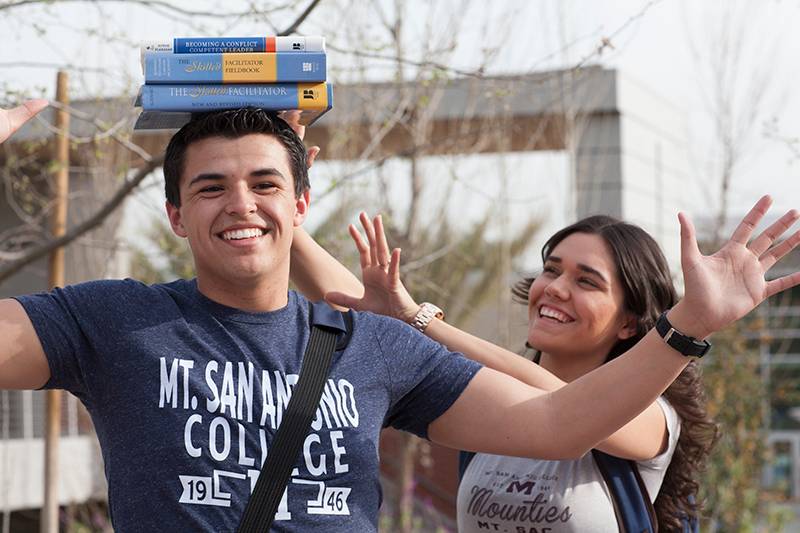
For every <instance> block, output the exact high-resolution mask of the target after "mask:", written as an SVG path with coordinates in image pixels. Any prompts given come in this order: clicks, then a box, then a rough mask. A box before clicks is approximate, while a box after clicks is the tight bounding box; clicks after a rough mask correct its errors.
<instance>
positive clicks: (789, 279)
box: [764, 272, 800, 298]
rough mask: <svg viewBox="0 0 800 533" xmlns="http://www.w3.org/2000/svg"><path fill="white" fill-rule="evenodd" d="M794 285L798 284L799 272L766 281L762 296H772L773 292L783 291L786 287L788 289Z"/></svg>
mask: <svg viewBox="0 0 800 533" xmlns="http://www.w3.org/2000/svg"><path fill="white" fill-rule="evenodd" d="M796 285H800V272H795V273H794V274H789V275H788V276H784V277H782V278H778V279H774V280H772V281H768V282H767V288H766V294H765V295H764V298H769V297H770V296H774V295H775V294H778V293H779V292H781V291H785V290H786V289H790V288H792V287H794V286H796Z"/></svg>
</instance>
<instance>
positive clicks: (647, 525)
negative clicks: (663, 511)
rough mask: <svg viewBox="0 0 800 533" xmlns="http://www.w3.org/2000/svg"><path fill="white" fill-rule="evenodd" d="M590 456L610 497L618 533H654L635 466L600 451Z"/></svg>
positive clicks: (650, 508)
mask: <svg viewBox="0 0 800 533" xmlns="http://www.w3.org/2000/svg"><path fill="white" fill-rule="evenodd" d="M592 456H593V457H594V460H595V463H597V467H598V469H599V470H600V474H601V475H602V476H603V479H604V480H605V482H606V485H608V490H609V492H610V493H611V502H612V503H613V505H614V514H615V515H616V516H617V523H618V524H619V530H620V531H621V532H624V533H657V532H658V521H657V520H656V512H655V509H654V508H653V503H652V502H651V501H650V495H649V494H648V493H647V487H645V485H644V482H643V481H642V477H641V476H640V475H639V469H638V468H636V464H635V463H634V462H633V461H629V460H627V459H620V458H619V457H614V456H613V455H608V454H607V453H603V452H601V451H600V450H592Z"/></svg>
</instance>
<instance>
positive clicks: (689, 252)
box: [670, 196, 800, 338]
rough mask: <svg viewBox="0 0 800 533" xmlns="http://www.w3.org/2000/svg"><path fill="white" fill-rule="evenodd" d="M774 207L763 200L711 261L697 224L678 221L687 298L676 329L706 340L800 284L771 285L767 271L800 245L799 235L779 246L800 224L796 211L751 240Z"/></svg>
mask: <svg viewBox="0 0 800 533" xmlns="http://www.w3.org/2000/svg"><path fill="white" fill-rule="evenodd" d="M770 205H772V199H771V198H770V197H769V196H764V197H762V198H761V199H760V200H759V201H758V202H757V203H756V205H755V206H754V207H753V208H752V209H751V210H750V212H749V213H747V215H745V217H744V219H742V221H741V223H739V226H738V227H737V228H736V230H735V231H734V232H733V235H732V237H731V239H730V240H729V241H728V242H726V243H725V245H724V246H723V247H722V248H720V250H719V251H717V252H716V253H715V254H713V255H709V256H704V255H702V254H701V253H700V250H699V248H698V246H697V239H696V237H695V229H694V226H693V224H692V222H691V221H690V220H689V219H688V217H687V216H686V215H684V214H683V213H681V214H679V215H678V218H679V220H680V224H681V268H682V270H683V280H684V285H685V296H684V298H683V300H681V302H680V303H679V304H678V305H677V306H676V308H677V307H681V309H680V311H679V312H678V316H679V317H680V321H681V324H680V326H678V325H676V327H677V329H679V330H681V328H684V329H683V330H681V331H684V330H685V332H686V333H688V334H690V335H693V336H695V337H697V338H703V337H706V336H708V335H709V334H711V333H713V332H715V331H718V330H720V329H722V328H723V327H725V326H727V325H728V324H730V323H732V322H734V321H736V320H738V319H740V318H742V317H743V316H744V315H746V314H747V313H749V312H750V311H751V310H752V309H753V308H755V307H756V306H757V305H758V304H760V303H761V302H762V301H764V300H765V299H766V298H769V297H770V296H772V295H773V294H777V293H779V292H781V291H784V290H786V289H788V288H790V287H794V286H795V285H798V284H800V272H794V273H793V274H789V275H787V276H783V277H781V278H777V279H774V280H772V281H767V280H766V279H765V275H766V273H767V271H768V270H769V269H770V268H772V266H773V265H774V264H775V263H777V262H778V261H779V260H780V259H781V258H782V257H783V256H785V255H786V254H788V253H789V252H791V251H792V250H793V249H794V248H795V247H796V246H797V245H798V244H800V231H795V232H794V233H793V234H791V235H790V236H789V237H787V238H786V239H784V240H783V241H782V242H779V243H778V244H775V241H777V240H778V239H779V238H780V237H781V236H782V235H783V234H784V233H786V232H787V231H788V230H789V229H790V228H791V227H792V225H794V223H795V222H797V220H798V219H800V213H799V212H798V211H797V210H795V209H792V210H791V211H789V212H787V213H786V214H785V215H783V216H782V217H781V218H780V219H778V220H777V221H776V222H775V223H773V224H772V225H770V226H769V227H768V228H767V229H765V230H764V231H763V232H761V234H759V235H758V237H756V238H755V239H753V240H752V241H751V240H750V237H751V236H752V234H753V231H754V230H755V228H756V226H757V225H758V223H759V222H760V221H761V219H762V218H763V217H764V215H765V214H766V213H767V211H768V210H769V207H770ZM674 311H678V310H677V309H674V310H673V312H674ZM670 317H672V313H670Z"/></svg>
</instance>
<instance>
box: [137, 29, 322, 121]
mask: <svg viewBox="0 0 800 533" xmlns="http://www.w3.org/2000/svg"><path fill="white" fill-rule="evenodd" d="M141 55H142V57H141V60H142V70H143V71H144V85H142V87H141V89H140V90H139V95H138V96H137V97H136V103H135V105H136V106H138V107H141V108H142V113H141V114H140V115H139V118H138V119H137V121H136V124H135V125H134V129H172V128H180V127H181V126H183V125H184V124H186V122H188V121H189V119H190V118H191V116H192V113H201V112H206V111H216V110H221V109H232V108H238V107H248V106H249V107H259V108H263V109H268V110H271V111H286V110H292V109H297V110H299V111H300V123H301V124H303V125H306V126H308V125H310V124H311V123H313V122H314V121H315V120H317V119H318V118H319V117H320V116H321V115H322V114H324V113H325V112H326V111H328V110H329V109H330V108H331V106H332V105H333V87H332V86H331V85H330V84H329V83H327V82H326V79H327V75H326V73H327V68H326V67H327V65H326V55H325V39H324V38H323V37H301V36H285V37H211V38H193V37H192V38H175V39H171V40H166V41H148V42H145V43H144V44H143V45H142V51H141Z"/></svg>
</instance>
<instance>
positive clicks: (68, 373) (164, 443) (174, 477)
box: [17, 280, 480, 532]
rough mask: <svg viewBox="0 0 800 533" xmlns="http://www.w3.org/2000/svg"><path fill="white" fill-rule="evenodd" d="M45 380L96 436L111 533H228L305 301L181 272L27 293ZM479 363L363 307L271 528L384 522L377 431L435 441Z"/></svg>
mask: <svg viewBox="0 0 800 533" xmlns="http://www.w3.org/2000/svg"><path fill="white" fill-rule="evenodd" d="M17 300H18V301H19V302H20V303H21V304H22V305H23V306H24V308H25V310H26V311H27V313H28V316H29V317H30V319H31V321H32V322H33V325H34V327H35V328H36V333H37V334H38V336H39V339H40V341H41V343H42V346H43V347H44V351H45V353H46V355H47V360H48V362H49V364H50V370H51V374H52V378H51V379H50V381H49V382H48V383H47V385H46V387H48V388H63V389H66V390H68V391H70V392H72V393H73V394H75V395H76V396H78V397H79V398H80V399H81V400H82V401H83V403H84V404H85V405H86V407H87V409H88V411H89V413H90V414H91V416H92V420H93V421H94V425H95V428H96V431H97V436H98V438H99V440H100V445H101V449H102V453H103V458H104V461H105V472H106V477H107V479H108V486H109V489H108V491H109V503H110V508H111V516H112V521H113V524H114V527H115V529H116V530H117V531H121V532H128V531H147V532H152V531H215V532H216V531H234V530H235V529H236V527H237V525H238V523H239V520H240V518H241V516H242V514H243V512H244V507H245V504H246V502H247V499H248V497H249V495H250V492H251V490H252V487H253V486H254V485H255V481H256V479H257V476H258V473H259V469H260V467H261V464H262V462H263V460H264V458H265V457H266V454H267V451H268V449H269V445H270V442H271V440H272V437H273V435H274V433H275V428H276V427H277V426H278V425H279V424H280V422H281V417H282V415H283V412H284V411H285V409H286V405H287V404H288V401H289V398H290V392H291V387H292V386H293V385H294V384H295V383H296V382H297V376H298V373H299V370H300V364H301V360H302V355H303V353H304V351H305V346H306V343H307V341H308V336H309V326H308V305H309V304H308V302H307V301H306V300H305V299H304V298H303V297H302V296H300V295H298V294H296V293H294V292H290V293H289V303H288V305H287V306H286V307H284V308H283V309H279V310H277V311H273V312H269V313H247V312H243V311H239V310H237V309H233V308H230V307H226V306H223V305H220V304H217V303H215V302H213V301H211V300H209V299H208V298H206V297H204V296H203V295H202V294H200V293H199V291H198V290H197V285H196V282H194V281H185V280H180V281H176V282H173V283H168V284H164V285H153V286H147V285H144V284H142V283H139V282H137V281H133V280H124V281H95V282H89V283H84V284H80V285H75V286H70V287H65V288H63V289H56V290H54V291H52V292H50V293H47V294H37V295H32V296H24V297H19V298H17ZM479 368H480V366H479V365H478V364H477V363H474V362H472V361H469V360H467V359H465V358H463V357H462V356H460V355H458V354H453V353H451V352H448V351H447V350H446V349H444V348H443V347H442V346H440V345H439V344H437V343H435V342H432V341H431V340H429V339H428V338H426V337H425V336H424V335H421V334H419V333H418V332H417V331H415V330H413V329H412V328H410V327H409V326H407V325H405V324H402V323H401V322H399V321H396V320H393V319H390V318H386V317H382V316H378V315H374V314H370V313H355V314H354V316H353V333H352V337H351V339H350V342H349V344H348V346H347V348H346V349H345V350H344V351H343V352H341V353H336V354H335V355H334V360H333V363H332V368H331V372H330V375H329V378H328V381H327V384H326V386H325V390H324V392H323V396H322V399H321V401H320V405H319V408H318V410H317V416H316V419H315V420H314V422H313V424H312V428H311V430H310V432H309V435H308V437H307V438H306V440H305V444H304V446H303V451H302V454H301V455H302V457H301V458H300V459H299V460H298V462H297V463H296V465H295V466H296V469H295V471H294V472H293V476H292V478H291V480H290V482H289V484H288V486H287V490H286V492H285V494H284V499H283V501H282V503H281V506H280V508H279V510H278V513H277V515H276V520H275V523H274V526H273V527H274V530H277V531H312V530H314V531H326V532H335V531H342V532H344V531H348V532H350V531H359V532H361V531H375V530H376V529H377V519H378V507H379V505H380V485H379V482H378V436H379V433H380V430H381V428H382V427H383V426H385V425H391V426H393V427H396V428H398V429H403V430H406V431H410V432H413V433H415V434H417V435H419V436H422V437H426V436H427V428H428V425H429V424H430V423H431V422H432V421H433V420H435V419H436V418H437V417H439V416H440V415H441V414H442V413H444V412H445V411H446V410H447V409H448V408H449V407H450V406H451V405H452V403H453V402H454V401H455V400H456V398H458V396H459V395H460V394H461V392H462V391H463V390H464V388H465V387H466V386H467V384H468V383H469V381H470V379H472V377H473V376H474V375H475V373H476V372H477V371H478V369H479Z"/></svg>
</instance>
